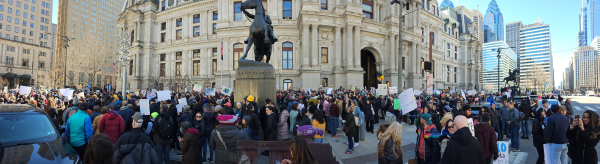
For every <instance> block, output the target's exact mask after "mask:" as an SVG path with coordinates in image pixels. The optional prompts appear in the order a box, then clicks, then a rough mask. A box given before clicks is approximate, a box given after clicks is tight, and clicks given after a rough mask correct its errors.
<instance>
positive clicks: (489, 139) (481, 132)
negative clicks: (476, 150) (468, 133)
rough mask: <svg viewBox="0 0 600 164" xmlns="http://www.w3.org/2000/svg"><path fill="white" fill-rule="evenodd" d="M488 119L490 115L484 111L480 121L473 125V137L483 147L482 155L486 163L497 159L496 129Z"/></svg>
mask: <svg viewBox="0 0 600 164" xmlns="http://www.w3.org/2000/svg"><path fill="white" fill-rule="evenodd" d="M488 121H490V115H489V114H488V113H484V114H483V115H481V122H479V124H477V125H475V137H476V138H477V140H478V141H479V144H480V145H481V148H482V149H483V157H484V159H485V163H486V164H489V163H492V161H494V160H496V159H498V145H497V144H496V142H497V140H496V131H495V130H494V128H493V127H492V126H491V125H490V124H489V123H488Z"/></svg>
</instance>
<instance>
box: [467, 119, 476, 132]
mask: <svg viewBox="0 0 600 164" xmlns="http://www.w3.org/2000/svg"><path fill="white" fill-rule="evenodd" d="M467 125H468V126H469V130H470V131H471V134H472V135H473V136H475V124H473V118H469V119H467Z"/></svg>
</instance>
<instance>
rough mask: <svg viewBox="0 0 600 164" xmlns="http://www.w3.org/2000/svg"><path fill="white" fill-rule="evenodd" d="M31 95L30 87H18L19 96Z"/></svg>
mask: <svg viewBox="0 0 600 164" xmlns="http://www.w3.org/2000/svg"><path fill="white" fill-rule="evenodd" d="M30 93H31V87H28V86H19V94H21V95H28V94H30Z"/></svg>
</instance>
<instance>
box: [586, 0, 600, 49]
mask: <svg viewBox="0 0 600 164" xmlns="http://www.w3.org/2000/svg"><path fill="white" fill-rule="evenodd" d="M587 2H588V4H587V6H585V8H586V10H587V12H588V13H587V21H586V22H587V32H586V34H587V35H588V36H586V40H587V42H588V43H590V42H592V41H591V40H592V39H594V37H596V36H599V35H600V0H587ZM596 23H598V24H596Z"/></svg>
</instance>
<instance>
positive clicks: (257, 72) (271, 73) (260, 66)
mask: <svg viewBox="0 0 600 164" xmlns="http://www.w3.org/2000/svg"><path fill="white" fill-rule="evenodd" d="M238 64H239V67H238V68H237V69H236V70H235V72H236V73H235V88H234V89H235V90H234V92H235V99H234V101H235V102H242V100H244V97H246V96H248V95H252V96H254V98H255V99H254V102H256V104H257V105H258V106H257V107H254V110H258V109H259V108H260V107H262V106H264V105H265V99H267V98H269V99H271V100H273V101H272V102H274V103H275V102H276V101H275V94H276V92H277V86H276V82H275V68H273V66H272V65H271V64H269V63H262V62H257V61H252V60H238Z"/></svg>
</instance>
